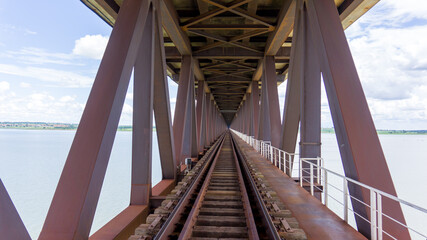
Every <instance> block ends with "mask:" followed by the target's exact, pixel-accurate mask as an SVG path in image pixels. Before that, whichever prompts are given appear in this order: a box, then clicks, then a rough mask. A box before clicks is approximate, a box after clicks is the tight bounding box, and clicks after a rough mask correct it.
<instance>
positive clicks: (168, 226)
mask: <svg viewBox="0 0 427 240" xmlns="http://www.w3.org/2000/svg"><path fill="white" fill-rule="evenodd" d="M224 139H225V134H223V135H222V136H221V137H220V138H219V139H218V140H217V142H216V143H215V144H214V146H213V147H214V148H215V149H214V150H213V151H212V152H211V153H210V156H209V157H208V160H206V163H205V164H204V166H203V168H202V169H201V170H200V171H199V172H198V173H197V176H196V178H195V179H194V180H193V181H192V183H191V185H190V187H189V188H187V190H186V191H185V193H184V195H183V196H182V197H181V199H180V200H179V201H178V203H177V205H176V206H175V208H174V209H173V211H172V212H171V213H170V214H169V216H168V218H167V219H166V221H165V222H164V223H163V224H162V227H161V228H160V230H159V231H158V232H157V234H156V235H155V236H154V237H153V239H155V240H156V239H167V238H168V236H169V235H170V234H172V233H173V231H174V230H175V225H176V224H177V223H178V222H179V220H180V218H181V214H182V213H183V212H184V208H185V207H186V206H187V205H188V203H189V201H190V198H191V195H192V194H193V193H194V191H195V190H196V187H197V186H198V185H199V182H200V180H201V179H202V177H203V175H204V173H205V172H206V171H207V170H208V166H209V165H210V162H211V160H212V158H214V157H215V156H217V155H218V154H219V151H218V150H219V149H220V145H221V146H222V144H223V143H224Z"/></svg>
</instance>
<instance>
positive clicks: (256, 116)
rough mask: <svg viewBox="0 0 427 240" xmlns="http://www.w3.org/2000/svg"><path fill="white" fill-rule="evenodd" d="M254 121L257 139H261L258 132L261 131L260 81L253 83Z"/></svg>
mask: <svg viewBox="0 0 427 240" xmlns="http://www.w3.org/2000/svg"><path fill="white" fill-rule="evenodd" d="M251 97H252V109H253V115H252V121H253V125H254V133H253V135H254V136H255V139H259V136H258V130H259V83H258V81H252V94H251Z"/></svg>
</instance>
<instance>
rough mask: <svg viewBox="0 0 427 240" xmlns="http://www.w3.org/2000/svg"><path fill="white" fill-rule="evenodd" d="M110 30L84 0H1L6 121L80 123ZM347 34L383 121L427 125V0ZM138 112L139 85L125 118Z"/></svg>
mask: <svg viewBox="0 0 427 240" xmlns="http://www.w3.org/2000/svg"><path fill="white" fill-rule="evenodd" d="M413 6H417V7H413ZM110 32H111V27H109V26H108V25H107V24H106V23H105V22H103V21H102V20H101V19H100V18H99V17H97V16H96V15H95V14H94V13H93V12H92V11H90V10H89V9H87V8H86V7H85V6H84V5H83V4H82V3H81V2H80V1H78V0H72V1H47V0H41V1H5V0H0V121H46V122H69V123H78V122H79V119H80V116H81V114H82V111H83V108H84V105H85V103H86V100H87V97H88V94H89V91H90V87H91V85H92V83H93V79H94V76H95V74H96V71H97V68H98V66H99V62H100V58H101V57H102V54H103V51H104V48H105V45H106V43H107V41H108V36H109V34H110ZM346 34H347V37H348V40H349V44H350V47H351V50H352V52H353V56H354V59H355V63H356V66H357V68H358V70H359V75H360V78H361V81H362V85H363V87H364V89H365V94H366V96H367V99H368V103H369V106H370V108H371V112H372V114H373V118H374V121H375V124H376V126H377V128H379V129H427V84H426V83H427V77H426V76H427V75H426V69H427V45H426V44H425V42H426V41H427V6H426V3H425V1H423V0H405V1H402V0H382V1H380V3H379V4H377V5H376V6H375V7H374V8H373V9H372V10H371V11H370V12H368V13H367V14H366V15H364V16H363V17H362V18H361V19H359V20H358V21H357V22H356V23H355V24H353V25H352V26H351V27H350V28H349V29H347V30H346ZM169 83H170V94H171V96H170V97H171V102H172V109H173V107H174V106H173V105H174V101H175V95H176V85H175V84H174V83H172V82H171V81H169ZM284 88H285V84H282V85H281V86H280V87H279V96H280V102H281V105H282V106H283V102H284V93H285V91H284V90H285V89H284ZM131 119H132V86H130V88H129V92H128V95H127V98H126V102H125V106H124V108H123V113H122V118H121V122H120V123H121V124H131ZM322 125H323V127H331V126H332V123H331V119H330V113H329V110H328V105H327V101H326V97H325V95H323V99H322Z"/></svg>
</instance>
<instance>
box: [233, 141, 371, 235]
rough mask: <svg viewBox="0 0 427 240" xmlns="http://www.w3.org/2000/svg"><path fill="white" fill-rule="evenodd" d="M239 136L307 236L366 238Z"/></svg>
mask: <svg viewBox="0 0 427 240" xmlns="http://www.w3.org/2000/svg"><path fill="white" fill-rule="evenodd" d="M236 139H237V140H236V142H237V145H238V146H239V148H240V149H241V150H242V152H243V155H245V157H246V159H248V161H251V162H252V163H253V164H254V165H255V166H256V167H257V168H258V170H259V171H260V172H261V173H262V174H263V176H264V178H265V180H266V181H267V182H268V183H270V185H271V186H272V188H273V190H274V191H275V192H276V193H277V196H278V197H279V198H280V200H281V201H282V202H283V203H284V204H285V205H286V207H287V208H288V209H289V210H290V211H291V212H292V214H293V216H295V218H296V219H297V220H298V222H299V223H300V227H301V228H302V229H303V230H304V231H305V233H306V234H307V238H308V239H319V240H326V239H349V240H350V239H366V238H365V237H364V236H363V235H362V234H360V233H359V232H357V231H356V230H355V229H354V228H352V227H351V226H350V225H348V224H347V223H346V222H345V221H343V220H342V219H341V218H340V217H338V216H337V215H336V214H335V213H333V212H332V211H331V210H329V209H328V208H327V207H326V206H324V205H323V204H322V203H321V202H320V201H319V200H318V199H316V198H315V197H313V196H311V195H310V193H309V192H308V191H306V190H304V189H303V188H301V187H300V186H299V184H298V183H296V182H295V181H294V180H293V179H292V178H290V177H288V176H287V175H286V174H285V173H283V172H282V171H280V170H279V169H278V168H277V167H275V166H273V164H271V163H270V161H268V160H267V159H265V158H264V157H262V156H261V155H260V154H259V153H258V152H256V151H255V149H253V148H252V147H251V146H249V145H248V144H246V143H245V142H244V141H243V140H241V139H239V138H238V137H236Z"/></svg>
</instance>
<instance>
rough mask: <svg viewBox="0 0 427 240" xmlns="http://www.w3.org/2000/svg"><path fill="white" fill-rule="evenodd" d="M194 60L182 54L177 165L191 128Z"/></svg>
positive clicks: (175, 121) (175, 127) (175, 131)
mask: <svg viewBox="0 0 427 240" xmlns="http://www.w3.org/2000/svg"><path fill="white" fill-rule="evenodd" d="M192 62H193V60H192V58H191V56H188V55H185V56H182V61H181V66H182V67H181V72H180V73H179V82H178V93H177V96H176V105H175V115H174V119H173V135H174V143H175V159H176V163H177V165H180V164H181V163H182V161H183V160H184V159H183V151H182V149H183V147H184V142H185V130H187V131H188V130H189V129H188V127H187V128H186V119H187V118H188V119H191V118H190V116H188V117H187V115H189V114H190V115H191V112H190V111H189V109H188V108H189V107H188V95H189V94H190V86H191V78H192V72H193V71H192V66H193V63H192ZM189 136H190V134H188V133H187V137H189ZM188 152H189V151H188ZM188 152H187V153H188ZM187 157H189V155H187Z"/></svg>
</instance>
